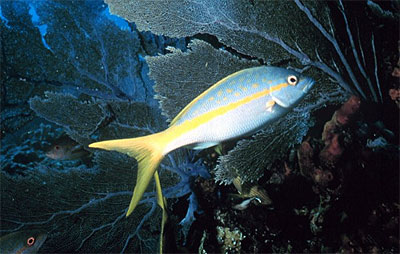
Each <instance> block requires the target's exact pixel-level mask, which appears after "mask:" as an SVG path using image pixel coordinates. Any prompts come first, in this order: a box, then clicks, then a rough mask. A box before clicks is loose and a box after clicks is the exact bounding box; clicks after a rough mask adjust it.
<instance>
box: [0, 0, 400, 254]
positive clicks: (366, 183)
mask: <svg viewBox="0 0 400 254" xmlns="http://www.w3.org/2000/svg"><path fill="white" fill-rule="evenodd" d="M0 7H1V8H0V67H1V72H0V82H1V96H0V98H1V101H0V103H1V104H0V105H1V108H0V110H1V133H0V137H1V147H0V158H1V184H0V190H1V207H0V208H1V210H0V212H1V214H0V232H1V236H5V235H8V234H10V233H12V232H19V231H25V230H32V229H35V230H40V231H42V232H46V234H47V238H46V239H45V241H44V243H43V245H42V246H41V247H40V249H39V252H38V253H156V252H158V250H159V238H160V232H161V229H160V221H161V214H162V211H161V209H160V208H159V207H158V205H157V200H156V195H155V187H154V184H153V183H151V184H150V186H149V188H148V192H147V193H145V195H144V197H143V199H142V200H141V201H140V205H139V206H138V208H136V209H135V211H134V212H133V213H132V214H131V215H130V216H129V217H126V211H127V208H128V205H129V201H130V199H131V196H132V189H133V187H134V185H135V179H136V169H137V164H136V161H135V160H134V159H133V158H131V157H129V156H126V155H124V154H121V153H118V152H109V151H101V150H95V149H89V148H88V144H90V143H93V142H95V141H101V140H108V139H116V138H128V137H139V136H143V135H148V134H152V133H156V132H159V131H161V130H164V129H165V128H167V126H168V123H169V122H170V121H171V120H172V119H173V118H174V117H175V116H176V115H177V114H178V113H179V112H180V111H181V110H182V109H183V108H184V107H185V105H187V104H188V103H189V102H190V101H192V100H193V99H194V98H195V97H197V96H198V95H199V94H200V93H201V92H202V91H204V90H206V89H207V88H208V87H210V86H211V85H213V84H214V83H216V82H217V81H218V80H220V79H222V78H224V77H226V76H227V75H229V74H231V73H233V72H236V71H238V70H241V69H244V68H248V67H254V66H260V65H271V66H279V67H284V68H291V69H295V70H301V71H302V72H303V73H304V74H305V75H307V76H311V77H312V78H314V79H315V80H316V84H315V85H314V88H313V89H312V90H311V91H310V93H309V94H308V95H307V96H306V98H305V99H304V100H303V101H302V102H301V103H300V104H299V105H298V106H297V107H296V108H294V109H293V110H292V111H291V112H290V113H288V114H287V115H286V116H285V117H282V118H281V119H279V120H278V121H276V122H275V123H273V124H271V125H270V126H268V128H265V129H264V130H262V131H260V132H257V133H256V134H254V135H253V136H251V137H247V138H244V139H239V140H233V141H229V142H226V143H223V144H222V150H221V153H220V154H219V153H217V152H216V151H215V150H214V149H213V148H208V149H205V150H203V151H193V150H190V149H185V148H183V149H179V150H177V151H175V152H172V153H170V154H168V155H167V156H166V158H165V159H164V160H163V161H162V163H161V165H160V167H159V174H160V180H161V184H162V186H163V193H164V196H165V197H166V198H167V204H168V222H167V225H166V228H165V232H164V239H165V246H164V248H163V249H164V251H165V252H168V253H242V252H243V253H299V252H306V253H309V252H313V253H321V252H323V253H326V252H329V253H331V252H373V253H378V252H385V253H398V252H399V209H400V201H399V110H400V85H399V78H400V58H399V52H400V41H399V13H400V12H399V11H400V2H399V1H397V0H393V1H370V0H368V1H300V0H294V1H272V0H271V1H266V0H238V1H236V0H235V1H229V0H226V1H224V0H220V1H216V0H201V1H191V0H174V1H164V0H163V1H161V0H159V1H157V0H145V1H139V0H106V1H105V2H103V1H100V0H80V1H72V0H71V1H66V0H60V1H58V0H37V1H33V0H32V1H22V0H16V1H11V0H1V1H0ZM13 237H14V238H15V239H12V240H13V241H10V242H11V243H12V244H14V241H15V244H18V241H20V239H18V238H17V237H19V236H18V235H15V236H13ZM22 240H23V239H21V241H22ZM0 241H1V240H0Z"/></svg>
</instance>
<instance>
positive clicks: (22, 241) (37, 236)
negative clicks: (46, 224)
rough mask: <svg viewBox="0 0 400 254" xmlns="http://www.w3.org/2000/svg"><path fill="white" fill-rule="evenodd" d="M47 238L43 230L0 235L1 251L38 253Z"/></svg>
mask: <svg viewBox="0 0 400 254" xmlns="http://www.w3.org/2000/svg"><path fill="white" fill-rule="evenodd" d="M46 239H47V234H46V233H45V232H43V231H41V230H26V231H18V232H13V233H10V234H7V235H5V236H2V237H0V253H2V254H14V253H15V254H29V253H37V252H38V250H39V248H40V247H41V246H42V245H43V243H44V242H45V241H46Z"/></svg>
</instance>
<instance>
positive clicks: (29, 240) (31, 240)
mask: <svg viewBox="0 0 400 254" xmlns="http://www.w3.org/2000/svg"><path fill="white" fill-rule="evenodd" d="M34 243H35V237H33V236H31V237H29V238H28V240H26V244H28V246H32V245H33V244H34Z"/></svg>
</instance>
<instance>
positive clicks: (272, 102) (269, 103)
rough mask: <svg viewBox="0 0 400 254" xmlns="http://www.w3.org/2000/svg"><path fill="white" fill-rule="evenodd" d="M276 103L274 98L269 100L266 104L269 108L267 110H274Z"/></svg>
mask: <svg viewBox="0 0 400 254" xmlns="http://www.w3.org/2000/svg"><path fill="white" fill-rule="evenodd" d="M274 105H275V101H274V100H270V101H267V103H266V104H265V107H266V108H267V111H269V112H272V107H273V106H274Z"/></svg>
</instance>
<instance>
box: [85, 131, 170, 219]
mask: <svg viewBox="0 0 400 254" xmlns="http://www.w3.org/2000/svg"><path fill="white" fill-rule="evenodd" d="M162 136H163V132H159V133H155V134H152V135H148V136H144V137H138V138H128V139H115V140H108V141H101V142H96V143H92V144H90V145H89V147H90V148H100V149H105V150H110V151H117V152H121V153H125V154H127V155H129V156H131V157H133V158H135V159H136V160H137V162H138V172H137V178H136V185H135V188H134V190H133V196H132V199H131V202H130V204H129V208H128V212H127V213H126V216H129V215H130V214H131V213H132V212H133V210H134V209H135V208H136V206H137V205H138V203H139V201H140V199H141V198H142V196H143V194H144V192H145V191H146V189H147V186H148V185H149V183H150V180H151V178H152V177H153V176H154V174H155V173H156V170H157V168H158V166H159V165H160V162H161V160H162V159H163V158H164V154H163V152H164V149H165V147H166V144H165V142H164V140H163V138H162ZM155 180H156V185H157V186H156V188H157V203H158V205H160V207H161V208H162V209H163V211H165V202H162V201H164V198H163V196H162V192H161V185H160V183H159V179H158V175H157V177H156V179H155Z"/></svg>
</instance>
